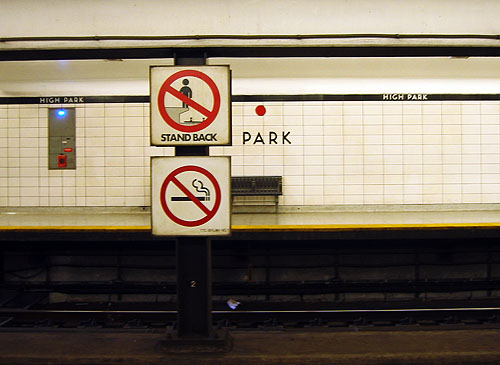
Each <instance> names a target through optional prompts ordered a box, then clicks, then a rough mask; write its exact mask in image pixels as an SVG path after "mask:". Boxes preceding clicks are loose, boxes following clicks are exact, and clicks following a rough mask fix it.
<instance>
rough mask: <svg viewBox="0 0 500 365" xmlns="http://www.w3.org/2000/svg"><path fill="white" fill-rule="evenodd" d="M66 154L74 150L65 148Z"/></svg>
mask: <svg viewBox="0 0 500 365" xmlns="http://www.w3.org/2000/svg"><path fill="white" fill-rule="evenodd" d="M64 152H73V149H72V148H65V149H64Z"/></svg>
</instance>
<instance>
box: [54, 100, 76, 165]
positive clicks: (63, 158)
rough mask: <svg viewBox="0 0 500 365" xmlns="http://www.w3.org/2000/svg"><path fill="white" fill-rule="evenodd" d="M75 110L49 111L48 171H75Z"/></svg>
mask: <svg viewBox="0 0 500 365" xmlns="http://www.w3.org/2000/svg"><path fill="white" fill-rule="evenodd" d="M75 136H76V113H75V108H50V109H49V170H61V169H67V170H68V169H69V170H74V169H76V143H75Z"/></svg>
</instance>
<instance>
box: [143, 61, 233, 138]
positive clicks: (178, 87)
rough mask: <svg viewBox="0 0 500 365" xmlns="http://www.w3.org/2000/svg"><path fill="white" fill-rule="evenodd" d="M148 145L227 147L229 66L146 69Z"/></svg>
mask: <svg viewBox="0 0 500 365" xmlns="http://www.w3.org/2000/svg"><path fill="white" fill-rule="evenodd" d="M150 95H151V108H150V110H151V144H152V145H156V146H180V145H212V146H213V145H229V144H231V113H230V112H231V110H230V109H231V108H230V102H231V92H230V71H229V66H199V67H196V66H192V67H179V66H152V67H151V68H150Z"/></svg>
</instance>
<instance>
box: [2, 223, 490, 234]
mask: <svg viewBox="0 0 500 365" xmlns="http://www.w3.org/2000/svg"><path fill="white" fill-rule="evenodd" d="M456 228H477V229H495V228H500V222H488V223H405V224H304V225H296V224H293V225H292V224H289V225H268V224H266V225H233V226H232V227H231V230H232V231H233V232H336V231H361V230H398V229H422V230H425V229H429V230H432V229H456ZM1 231H4V232H5V231H97V232H99V231H106V232H119V231H136V232H144V231H151V226H0V232H1Z"/></svg>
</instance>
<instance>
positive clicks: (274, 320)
mask: <svg viewBox="0 0 500 365" xmlns="http://www.w3.org/2000/svg"><path fill="white" fill-rule="evenodd" d="M176 316H177V312H176V311H175V310H87V309H85V310H77V309H5V308H4V309H0V331H41V330H43V331H49V330H50V331H60V330H100V331H117V330H118V331H137V330H146V331H164V330H166V329H168V328H175V326H176ZM213 320H214V326H215V327H217V328H230V329H235V330H285V329H296V328H318V329H330V330H376V329H379V330H384V329H385V330H387V329H394V328H395V327H397V328H398V329H409V330H418V329H456V328H463V329H465V328H474V327H478V328H500V307H453V308H401V309H398V308H392V309H325V310H274V311H273V310H234V311H229V310H215V311H213Z"/></svg>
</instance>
